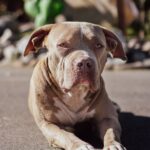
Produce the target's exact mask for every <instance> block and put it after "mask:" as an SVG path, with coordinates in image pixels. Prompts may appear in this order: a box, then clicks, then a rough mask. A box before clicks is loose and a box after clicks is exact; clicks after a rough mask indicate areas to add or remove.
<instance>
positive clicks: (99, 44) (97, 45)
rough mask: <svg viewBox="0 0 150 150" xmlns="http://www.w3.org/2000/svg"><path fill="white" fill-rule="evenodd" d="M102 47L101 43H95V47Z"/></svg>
mask: <svg viewBox="0 0 150 150" xmlns="http://www.w3.org/2000/svg"><path fill="white" fill-rule="evenodd" d="M102 47H103V45H102V44H101V43H97V44H96V45H95V48H96V49H100V48H102Z"/></svg>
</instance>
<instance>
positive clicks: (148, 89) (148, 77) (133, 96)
mask: <svg viewBox="0 0 150 150" xmlns="http://www.w3.org/2000/svg"><path fill="white" fill-rule="evenodd" d="M31 72H32V69H30V68H24V69H22V68H0V150H49V147H48V144H47V141H46V140H45V138H44V137H43V135H42V134H41V132H40V131H39V129H38V128H37V126H36V125H35V123H34V121H33V118H32V117H31V115H30V113H29V111H28V107H27V95H28V87H29V79H30V76H31ZM103 76H104V79H105V82H106V88H107V90H108V93H109V95H110V97H112V99H113V100H114V101H115V102H117V103H118V104H119V105H120V107H121V110H122V113H121V115H120V120H121V124H122V127H123V136H122V141H123V144H124V145H125V146H126V147H127V149H128V150H150V71H149V70H131V71H130V70H129V71H105V72H104V73H103ZM86 133H87V132H86ZM89 134H90V133H89ZM87 136H88V135H87ZM89 137H91V135H90V136H89ZM94 140H95V141H94ZM93 141H94V142H95V143H96V144H98V142H99V140H98V139H93Z"/></svg>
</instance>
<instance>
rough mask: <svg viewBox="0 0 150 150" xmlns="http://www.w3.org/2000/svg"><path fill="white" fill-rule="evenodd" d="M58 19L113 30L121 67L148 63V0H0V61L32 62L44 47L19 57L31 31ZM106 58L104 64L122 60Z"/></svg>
mask: <svg viewBox="0 0 150 150" xmlns="http://www.w3.org/2000/svg"><path fill="white" fill-rule="evenodd" d="M61 21H88V22H92V23H96V24H100V25H102V26H105V27H107V28H109V29H111V30H113V31H114V32H115V33H116V34H117V35H118V36H119V38H120V39H121V40H122V42H123V44H124V48H125V51H126V54H127V57H128V61H127V62H126V65H121V67H122V68H126V67H136V68H137V67H144V68H145V67H150V61H149V60H150V1H149V0H75V1H72V0H13V1H11V0H1V1H0V65H10V63H11V65H19V66H20V65H34V64H35V63H36V60H38V58H39V57H41V55H43V51H44V52H45V50H41V51H40V53H38V54H35V55H30V56H28V57H26V58H24V57H22V53H23V51H24V48H25V46H26V44H27V41H28V39H29V36H30V33H31V31H33V30H34V29H35V28H37V27H39V26H42V25H44V24H48V23H55V22H61ZM40 54H41V55H40ZM108 62H109V63H108V64H109V65H108V68H114V67H116V66H117V67H118V65H120V64H122V63H121V62H120V61H119V60H111V59H109V61H108ZM119 67H120V66H119Z"/></svg>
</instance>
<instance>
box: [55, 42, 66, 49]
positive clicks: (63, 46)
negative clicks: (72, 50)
mask: <svg viewBox="0 0 150 150" xmlns="http://www.w3.org/2000/svg"><path fill="white" fill-rule="evenodd" d="M57 46H59V47H62V48H68V45H67V44H66V43H60V44H58V45H57Z"/></svg>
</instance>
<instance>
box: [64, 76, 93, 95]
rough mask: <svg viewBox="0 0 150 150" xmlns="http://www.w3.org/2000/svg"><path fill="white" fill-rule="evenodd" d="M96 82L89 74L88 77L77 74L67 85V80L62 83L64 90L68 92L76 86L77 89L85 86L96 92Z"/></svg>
mask: <svg viewBox="0 0 150 150" xmlns="http://www.w3.org/2000/svg"><path fill="white" fill-rule="evenodd" d="M94 84H95V82H94V80H92V79H91V78H89V77H88V76H86V77H85V76H82V77H80V76H77V77H74V79H73V80H72V81H71V82H70V84H69V83H68V84H66V85H65V82H64V84H63V85H62V90H63V92H64V93H67V92H69V91H71V89H73V88H76V89H77V90H80V88H84V89H87V90H89V91H91V92H95V91H96V88H95V85H94ZM79 87H80V88H79Z"/></svg>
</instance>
